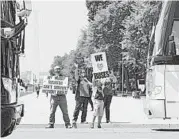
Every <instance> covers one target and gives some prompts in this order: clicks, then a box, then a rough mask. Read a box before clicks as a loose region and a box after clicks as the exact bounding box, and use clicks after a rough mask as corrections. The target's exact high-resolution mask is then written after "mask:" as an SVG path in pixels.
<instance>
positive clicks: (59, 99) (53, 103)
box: [46, 66, 71, 128]
mask: <svg viewBox="0 0 179 139" xmlns="http://www.w3.org/2000/svg"><path fill="white" fill-rule="evenodd" d="M54 72H55V76H53V78H58V79H62V80H64V79H65V77H64V76H62V73H61V68H60V67H59V66H55V67H54ZM57 106H59V107H60V109H61V111H62V114H63V120H64V122H65V127H66V128H71V124H70V119H69V115H68V105H67V99H66V93H64V94H51V96H50V117H49V124H48V126H46V128H54V124H55V113H56V109H57Z"/></svg>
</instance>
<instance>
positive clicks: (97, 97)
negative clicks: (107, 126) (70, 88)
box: [46, 66, 113, 128]
mask: <svg viewBox="0 0 179 139" xmlns="http://www.w3.org/2000/svg"><path fill="white" fill-rule="evenodd" d="M54 71H55V76H60V77H61V78H63V76H62V75H61V68H60V67H59V66H56V67H55V68H54ZM75 89H76V90H75V91H74V93H75V101H76V105H75V110H74V113H73V119H72V125H71V123H70V119H69V115H68V108H67V100H66V95H64V94H63V95H56V94H54V95H51V108H50V110H51V112H50V118H49V124H48V126H47V127H46V128H54V123H55V112H56V108H57V106H58V105H59V106H60V108H61V111H62V113H63V119H64V122H65V126H66V128H72V127H74V128H77V124H76V122H77V119H78V116H79V113H80V111H82V114H81V123H83V124H88V122H87V121H86V117H87V107H88V103H90V104H91V107H92V111H93V119H92V122H91V125H90V127H91V128H94V123H95V119H96V117H98V124H97V127H98V128H101V120H102V117H103V113H104V110H105V112H106V123H109V122H110V104H111V100H112V96H113V92H112V84H111V80H110V78H109V79H106V80H105V82H102V81H101V80H93V81H92V83H91V82H90V81H89V80H88V79H87V78H86V74H85V71H82V72H81V74H80V76H78V79H77V87H76V88H75ZM92 94H94V95H93V96H94V102H93V101H92V99H91V97H92ZM93 104H94V105H93Z"/></svg>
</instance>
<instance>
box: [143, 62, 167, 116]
mask: <svg viewBox="0 0 179 139" xmlns="http://www.w3.org/2000/svg"><path fill="white" fill-rule="evenodd" d="M164 71H165V65H156V66H152V67H151V68H150V69H149V70H148V72H147V78H146V105H145V106H144V110H145V113H146V114H147V115H148V117H149V118H165V94H164V92H165V91H164ZM146 110H147V111H146Z"/></svg>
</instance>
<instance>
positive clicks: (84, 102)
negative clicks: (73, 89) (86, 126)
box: [73, 97, 89, 122]
mask: <svg viewBox="0 0 179 139" xmlns="http://www.w3.org/2000/svg"><path fill="white" fill-rule="evenodd" d="M88 100H89V97H79V99H77V100H76V106H75V111H74V113H73V121H75V122H76V121H77V119H78V115H79V112H80V109H81V107H83V109H82V115H81V122H85V121H86V116H87V108H88Z"/></svg>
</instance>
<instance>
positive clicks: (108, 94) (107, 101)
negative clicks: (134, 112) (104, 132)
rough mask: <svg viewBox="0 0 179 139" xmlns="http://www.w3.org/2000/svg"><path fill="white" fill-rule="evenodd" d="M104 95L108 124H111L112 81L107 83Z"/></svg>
mask: <svg viewBox="0 0 179 139" xmlns="http://www.w3.org/2000/svg"><path fill="white" fill-rule="evenodd" d="M103 93H104V109H105V113H106V123H109V122H110V105H111V101H112V97H113V92H112V84H111V81H110V80H108V79H107V80H106V81H105V86H104V88H103Z"/></svg>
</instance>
